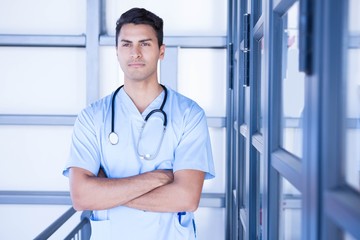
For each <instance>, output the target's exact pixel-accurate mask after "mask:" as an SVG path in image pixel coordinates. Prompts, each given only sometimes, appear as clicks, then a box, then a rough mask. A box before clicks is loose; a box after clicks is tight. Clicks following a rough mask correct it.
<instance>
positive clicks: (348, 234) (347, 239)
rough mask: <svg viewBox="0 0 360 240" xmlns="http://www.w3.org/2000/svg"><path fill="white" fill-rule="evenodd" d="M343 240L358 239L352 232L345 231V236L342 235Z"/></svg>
mask: <svg viewBox="0 0 360 240" xmlns="http://www.w3.org/2000/svg"><path fill="white" fill-rule="evenodd" d="M342 239H343V240H356V238H355V237H354V236H353V235H351V234H350V233H344V236H343V237H342Z"/></svg>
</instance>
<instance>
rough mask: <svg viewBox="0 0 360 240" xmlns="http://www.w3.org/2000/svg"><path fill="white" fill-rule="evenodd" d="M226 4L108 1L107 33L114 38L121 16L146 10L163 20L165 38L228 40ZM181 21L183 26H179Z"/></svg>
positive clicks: (186, 0) (211, 1)
mask: <svg viewBox="0 0 360 240" xmlns="http://www.w3.org/2000/svg"><path fill="white" fill-rule="evenodd" d="M227 2H228V1H217V0H197V1H193V0H181V1H161V2H160V1H158V0H133V1H116V0H107V1H106V4H105V5H106V21H105V22H106V29H107V32H108V34H109V35H115V23H116V20H117V19H118V18H119V17H120V15H121V14H122V13H123V12H125V11H127V10H128V9H130V8H133V7H143V8H146V9H148V10H150V11H152V12H154V13H155V14H157V15H159V17H161V18H162V19H163V20H164V36H179V35H187V36H226V33H227ZM179 19H181V23H179Z"/></svg>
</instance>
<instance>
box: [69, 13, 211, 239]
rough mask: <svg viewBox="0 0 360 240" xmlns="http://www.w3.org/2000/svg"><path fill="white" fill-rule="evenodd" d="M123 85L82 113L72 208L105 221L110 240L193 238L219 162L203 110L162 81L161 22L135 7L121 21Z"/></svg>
mask: <svg viewBox="0 0 360 240" xmlns="http://www.w3.org/2000/svg"><path fill="white" fill-rule="evenodd" d="M116 53H117V57H118V61H119V63H120V67H121V69H122V70H123V72H124V86H123V87H122V88H119V89H118V90H117V91H115V92H114V93H113V94H111V95H109V96H107V97H105V98H103V99H101V100H99V101H97V102H95V103H93V104H91V105H90V106H89V107H87V108H85V109H84V110H83V111H82V112H81V113H80V114H79V116H78V118H77V120H76V122H75V125H74V132H73V137H72V144H71V150H70V157H69V161H68V162H67V164H66V167H65V170H64V175H66V176H69V180H70V193H71V199H72V202H73V206H74V208H75V209H77V210H93V216H92V218H93V220H95V221H96V220H97V221H100V220H103V221H105V220H107V221H108V222H109V233H110V236H111V239H126V240H128V239H136V240H139V239H154V240H155V239H156V240H161V239H164V240H168V239H195V236H196V227H195V221H194V216H193V212H194V211H195V210H196V209H197V208H198V205H199V201H200V197H201V191H202V186H203V182H204V179H209V178H213V177H214V174H215V173H214V164H213V160H212V154H211V146H210V139H209V133H208V127H207V122H206V116H205V114H204V111H203V110H202V109H201V108H200V107H199V106H198V105H197V104H196V103H195V102H194V101H192V100H190V99H188V98H186V97H184V96H182V95H180V94H179V93H177V92H175V91H173V90H171V89H167V88H166V87H165V86H163V85H160V84H159V83H158V75H157V74H158V73H157V64H158V61H159V60H162V59H163V58H164V54H165V45H164V44H163V21H162V19H161V18H159V17H158V16H156V15H155V14H153V13H151V12H149V11H147V10H145V9H140V8H133V9H130V10H129V11H127V12H125V13H124V14H122V15H121V17H120V19H119V20H118V21H117V24H116Z"/></svg>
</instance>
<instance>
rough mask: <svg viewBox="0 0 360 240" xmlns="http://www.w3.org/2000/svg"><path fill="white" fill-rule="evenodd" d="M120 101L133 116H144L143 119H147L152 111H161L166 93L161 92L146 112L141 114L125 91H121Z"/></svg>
mask: <svg viewBox="0 0 360 240" xmlns="http://www.w3.org/2000/svg"><path fill="white" fill-rule="evenodd" d="M119 93H120V94H119V95H120V100H121V102H123V103H124V104H123V106H124V107H125V108H126V109H127V110H128V111H129V112H130V113H133V114H136V115H137V116H142V118H143V119H145V117H146V115H148V114H149V113H150V112H151V111H152V110H154V109H159V108H160V106H161V104H162V102H163V100H164V97H165V91H164V90H163V91H161V93H160V94H159V95H158V96H157V97H156V98H155V99H154V100H153V101H152V102H151V103H150V104H149V106H147V108H146V109H145V110H144V112H142V113H140V112H139V110H138V109H137V107H136V106H135V103H134V102H133V101H132V100H131V98H130V97H129V95H128V94H127V93H126V92H125V90H124V89H121V90H120V92H119Z"/></svg>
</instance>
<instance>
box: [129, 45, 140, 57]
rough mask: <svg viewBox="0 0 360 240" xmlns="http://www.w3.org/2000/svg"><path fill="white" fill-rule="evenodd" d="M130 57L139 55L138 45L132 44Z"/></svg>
mask: <svg viewBox="0 0 360 240" xmlns="http://www.w3.org/2000/svg"><path fill="white" fill-rule="evenodd" d="M131 57H132V58H135V59H136V58H140V57H141V51H140V48H139V47H138V46H134V47H133V48H132V49H131Z"/></svg>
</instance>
